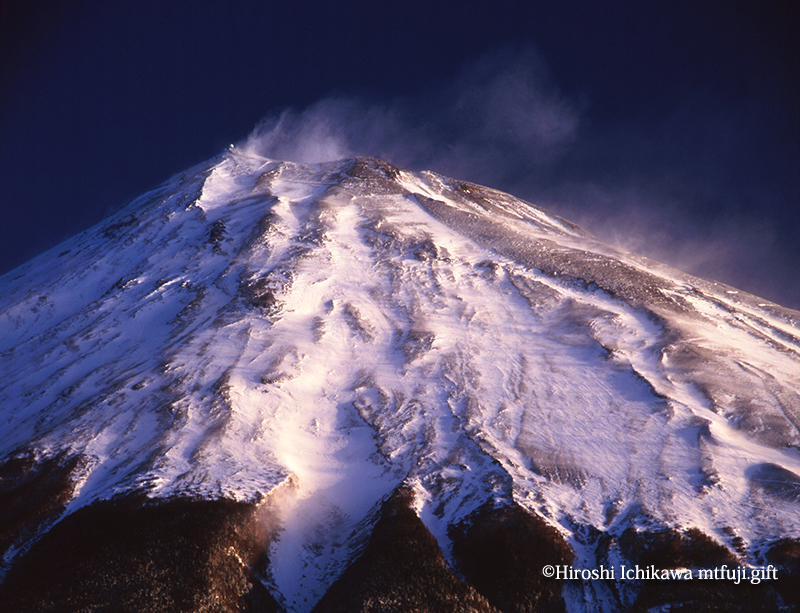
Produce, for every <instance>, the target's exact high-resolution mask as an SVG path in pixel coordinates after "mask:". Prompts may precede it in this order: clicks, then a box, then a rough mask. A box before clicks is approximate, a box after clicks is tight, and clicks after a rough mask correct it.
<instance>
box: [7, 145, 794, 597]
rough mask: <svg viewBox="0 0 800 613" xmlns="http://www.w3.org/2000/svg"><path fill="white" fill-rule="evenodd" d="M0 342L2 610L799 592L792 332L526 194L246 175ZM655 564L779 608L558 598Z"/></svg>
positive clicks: (157, 204) (72, 263)
mask: <svg viewBox="0 0 800 613" xmlns="http://www.w3.org/2000/svg"><path fill="white" fill-rule="evenodd" d="M0 329H2V331H3V334H2V336H1V337H0V364H2V371H3V373H4V378H3V380H2V382H0V432H2V435H0V546H2V547H3V550H4V552H5V553H4V555H3V558H2V573H3V574H4V579H3V581H2V583H0V602H2V603H10V604H5V605H0V608H2V607H3V606H6V607H9V606H10V607H12V608H11V609H8V610H14V611H24V610H30V611H39V610H52V611H100V610H137V611H145V610H147V611H237V610H238V611H246V610H251V611H292V612H308V611H311V610H312V609H314V610H315V611H338V610H341V611H344V610H347V611H409V610H419V611H423V610H430V611H448V610H453V611H468V610H473V611H493V610H497V611H503V612H504V613H506V612H511V611H515V612H516V611H520V612H521V611H589V610H592V611H617V610H627V609H636V610H648V609H649V608H653V607H661V606H666V605H668V604H673V605H676V606H677V605H679V604H682V605H683V606H684V610H693V609H692V607H695V609H694V610H706V609H705V608H703V607H708V606H712V605H713V606H718V607H719V608H724V609H726V610H736V609H737V607H738V608H739V609H740V610H750V609H748V607H751V608H752V606H753V603H758V605H759V606H762V607H765V609H764V610H769V608H770V607H772V608H773V609H775V610H780V608H781V607H783V606H788V604H790V603H791V602H792V598H794V597H795V595H796V590H795V592H793V591H792V587H791V579H790V573H794V574H796V573H797V568H798V562H797V560H798V548H800V540H798V537H800V512H799V511H800V507H799V506H798V504H800V503H799V502H798V500H800V496H799V495H798V491H799V490H800V453H798V452H799V449H798V445H800V313H797V312H795V311H790V310H787V309H782V308H781V307H778V306H777V305H773V304H770V303H766V302H764V301H761V300H759V299H757V298H755V297H753V296H749V295H747V294H744V293H742V292H737V291H736V290H734V289H733V288H729V287H726V286H722V285H719V284H715V283H709V282H705V281H702V280H699V279H695V278H692V277H689V276H687V275H684V274H682V273H679V272H677V271H674V270H672V269H669V268H667V267H664V266H661V265H659V264H657V263H654V262H651V261H647V260H644V259H642V258H638V257H636V256H632V255H630V254H623V253H618V252H615V251H614V250H613V249H611V248H610V247H608V246H607V245H604V244H602V243H600V242H598V241H596V240H595V239H593V238H592V237H591V236H589V235H588V234H586V233H585V232H583V231H582V230H581V229H580V228H578V227H576V226H574V225H573V224H570V223H568V222H566V221H564V220H562V219H559V218H557V217H555V216H553V215H551V214H549V213H547V212H546V211H543V210H541V209H538V208H536V207H535V206H533V205H531V204H529V203H525V202H522V201H520V200H518V199H516V198H513V197H512V196H509V195H507V194H503V193H500V192H497V191H495V190H491V189H488V188H485V187H481V186H477V185H473V184H468V183H463V182H457V181H453V180H450V179H447V178H444V177H441V176H438V175H436V174H433V173H410V172H405V171H401V170H398V169H396V168H394V167H392V166H390V165H388V164H386V163H384V162H381V161H379V160H374V159H366V158H360V159H356V160H346V161H341V162H335V163H329V164H321V165H312V166H304V165H299V164H293V163H281V162H275V161H271V160H267V159H263V158H259V157H255V156H252V155H248V154H246V153H244V152H242V151H238V150H231V151H229V152H227V153H225V154H224V155H222V156H220V157H218V158H217V159H214V160H212V161H210V162H209V163H207V164H204V165H201V166H199V167H197V168H194V169H191V170H189V171H187V172H186V173H184V174H183V175H180V176H178V177H175V178H173V179H171V180H170V181H168V182H167V183H165V184H164V185H162V186H160V187H159V188H157V189H156V190H154V191H152V192H150V193H148V194H146V195H144V196H143V197H141V198H140V199H138V200H137V201H135V202H133V203H132V204H131V205H129V206H128V207H127V208H126V209H124V210H122V211H120V212H119V213H118V214H116V215H115V216H113V217H111V218H110V219H108V220H106V221H105V222H103V223H102V224H100V225H98V226H97V227H95V228H92V229H90V230H88V231H86V232H84V233H83V234H81V235H78V236H76V237H74V238H73V239H71V240H69V241H67V242H65V243H64V244H62V245H61V246H59V247H58V248H56V249H54V250H53V251H52V252H50V253H47V254H44V255H43V256H40V257H39V258H37V259H35V260H33V261H31V262H29V263H28V264H26V265H24V266H22V267H20V268H19V269H17V270H15V271H12V272H11V273H9V274H7V275H5V276H4V277H3V278H2V279H0ZM654 551H656V552H662V554H663V555H657V556H655V557H653V552H654ZM651 559H653V560H656V561H657V562H658V563H663V564H665V565H667V566H665V567H670V568H674V567H676V566H682V567H698V568H700V567H703V568H705V567H708V566H709V565H712V566H713V565H718V564H727V565H728V566H735V565H742V564H749V565H766V564H777V565H779V566H780V569H781V570H780V573H779V578H780V580H779V581H777V582H776V581H772V582H767V581H765V582H762V583H761V584H759V585H748V586H741V587H739V586H734V585H729V584H725V585H722V584H717V585H716V587H715V586H712V585H710V584H709V583H708V582H705V583H703V584H701V582H697V581H696V582H694V583H691V584H690V583H689V582H684V583H683V584H681V585H677V584H676V583H675V582H672V581H668V582H661V583H658V584H652V585H651V584H650V583H647V582H643V581H623V580H620V579H619V576H617V577H616V578H615V579H613V580H589V581H580V580H568V581H567V580H560V579H553V580H546V578H545V577H543V576H542V567H543V566H544V565H547V564H551V565H560V566H566V565H572V566H573V567H575V568H594V567H596V566H598V565H600V564H603V565H605V567H607V568H609V567H612V566H615V567H616V568H618V567H619V566H620V565H621V564H627V565H628V566H632V565H635V564H637V563H640V562H641V563H642V564H645V563H646V564H650V562H646V561H647V560H651ZM654 563H655V562H654ZM392 569H396V570H395V571H394V572H393V570H392ZM33 586H40V587H41V589H34V587H33ZM737 590H738V591H737ZM698 602H702V603H703V605H702V606H700V608H699V609H698V608H697V607H698V606H699V605H697V603H698ZM691 603H694V604H691ZM714 603H716V604H714ZM426 607H427V608H426Z"/></svg>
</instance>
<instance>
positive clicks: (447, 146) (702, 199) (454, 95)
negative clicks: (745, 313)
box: [243, 48, 800, 308]
mask: <svg viewBox="0 0 800 613" xmlns="http://www.w3.org/2000/svg"><path fill="white" fill-rule="evenodd" d="M621 95H622V94H621ZM578 96H579V94H577V95H573V96H572V97H570V96H567V95H566V94H564V93H562V91H561V90H560V89H559V88H558V87H557V85H556V84H555V82H554V79H553V77H552V76H551V74H550V71H549V69H548V67H547V65H546V64H545V63H544V61H543V60H542V59H541V56H539V55H538V54H537V52H536V51H534V50H532V49H530V48H522V49H520V48H507V49H505V50H502V51H500V52H497V53H493V54H490V55H487V56H484V57H482V58H479V59H477V60H475V61H473V62H472V63H471V64H469V65H468V66H466V67H465V68H464V69H462V70H461V71H460V72H458V73H456V74H455V75H454V76H453V77H452V78H451V79H449V80H447V81H443V82H439V83H435V84H432V85H430V86H429V87H428V88H426V89H424V90H421V91H418V92H414V93H411V94H405V95H402V96H397V97H395V98H393V99H384V100H374V99H368V98H366V97H346V96H339V97H329V98H325V99H323V100H320V101H318V102H316V103H315V104H312V105H310V106H308V107H307V108H305V109H300V110H285V111H283V112H279V113H274V114H272V115H269V116H267V117H266V118H265V119H263V120H262V122H261V123H260V124H259V125H258V127H257V128H256V129H255V130H254V131H253V133H252V134H251V135H250V136H249V137H248V139H247V141H246V143H244V145H243V146H244V147H245V148H246V149H247V150H249V151H251V152H253V153H257V154H259V155H263V156H266V157H269V158H272V159H278V160H291V161H296V162H306V163H310V162H323V161H331V160H336V159H342V158H348V157H355V156H373V157H378V158H381V159H384V160H386V161H388V162H390V163H393V164H395V165H397V166H399V167H402V168H406V169H410V170H423V169H426V170H433V171H436V172H439V173H441V174H443V175H446V176H450V177H455V178H457V179H464V180H469V181H472V182H475V183H479V184H482V185H488V186H491V187H495V188H498V189H501V190H503V191H506V192H509V193H512V194H515V195H517V196H520V197H522V198H525V199H526V200H529V201H532V202H535V203H537V204H539V205H541V206H543V207H545V208H547V209H549V210H551V211H552V212H554V213H556V214H558V215H561V216H564V217H566V218H567V219H570V220H571V221H574V222H576V223H579V224H580V225H582V226H583V227H585V228H586V229H587V230H589V231H590V232H592V233H594V234H596V235H597V236H598V238H600V239H602V240H604V241H606V242H610V243H614V244H615V245H617V246H618V247H620V248H623V249H625V250H628V251H633V252H636V253H639V254H641V255H645V256H648V257H651V258H654V259H657V260H660V261H663V262H665V263H667V264H670V265H672V266H674V267H676V268H679V269H681V270H684V271H686V272H689V273H691V274H695V275H697V276H701V277H704V278H711V279H716V280H719V281H722V282H725V283H729V284H731V285H734V286H737V287H740V288H741V289H743V290H745V291H748V292H751V293H755V294H758V295H761V296H763V297H765V298H768V299H771V300H775V301H777V302H779V303H782V304H784V305H786V306H790V307H793V308H798V307H800V273H798V271H797V269H796V266H794V261H795V259H796V258H794V257H791V254H794V253H797V243H796V240H795V238H794V237H795V235H796V231H795V230H794V229H793V227H791V225H787V226H786V227H785V228H784V227H781V226H780V225H779V224H776V223H775V218H770V219H766V220H765V219H762V218H761V217H759V216H758V214H757V212H758V211H761V210H763V209H764V208H765V207H764V206H763V202H764V201H770V202H774V201H775V199H776V198H777V199H779V200H781V201H785V202H791V201H792V198H793V195H792V194H791V193H785V194H784V193H778V192H775V193H772V192H769V191H768V190H767V188H763V189H761V191H759V190H755V191H754V187H753V185H752V179H747V178H744V177H740V175H742V173H741V172H739V171H738V170H737V169H742V168H747V167H748V165H749V166H751V167H752V166H753V165H754V164H755V165H758V164H760V165H761V167H763V168H761V169H760V170H759V169H757V171H754V174H753V176H758V177H760V179H759V180H760V181H761V184H760V186H756V187H759V188H760V187H761V186H764V185H766V186H769V185H771V184H774V183H776V182H775V181H770V180H769V178H770V176H771V174H770V173H774V172H775V170H774V169H776V168H781V167H783V166H785V165H786V163H785V162H782V161H781V160H766V161H763V160H759V159H753V152H754V151H759V150H760V149H761V148H760V147H759V146H758V145H759V143H758V140H757V139H758V134H757V133H756V132H752V131H748V129H747V126H748V125H760V123H759V121H761V120H759V118H758V117H755V116H754V115H753V114H754V113H756V112H757V110H749V109H748V108H746V106H736V105H734V106H733V108H731V109H720V108H717V106H715V105H714V104H713V101H712V102H709V101H704V100H703V99H699V98H697V97H696V96H695V97H694V98H693V97H692V96H693V94H691V93H686V94H685V100H684V101H683V103H676V104H677V106H676V108H673V109H662V110H663V113H661V114H657V113H655V112H654V113H653V114H651V115H648V116H639V117H634V116H627V115H625V114H624V113H620V114H618V115H616V116H615V117H614V118H613V119H609V118H605V119H602V118H601V119H598V112H597V110H596V109H593V108H592V107H591V100H590V99H587V100H586V101H583V99H580V100H579V99H578ZM680 96H681V94H676V99H678V100H680ZM620 104H624V101H621V102H620ZM606 110H607V109H606ZM600 114H602V112H601V113H600ZM751 132H752V133H751ZM776 133H778V132H777V131H776ZM782 164H783V166H782ZM759 168H760V167H759ZM747 181H750V183H747ZM764 190H767V191H764ZM756 192H757V193H756ZM765 199H766V200H765ZM731 203H733V204H734V205H735V206H731ZM766 208H769V207H766ZM784 208H785V209H787V210H788V205H786V206H784ZM731 210H733V211H736V213H735V214H733V215H731V213H730V211H731ZM791 219H792V218H789V220H790V221H791ZM787 254H788V256H789V257H787ZM764 270H770V271H772V274H770V275H764V273H763V271H764Z"/></svg>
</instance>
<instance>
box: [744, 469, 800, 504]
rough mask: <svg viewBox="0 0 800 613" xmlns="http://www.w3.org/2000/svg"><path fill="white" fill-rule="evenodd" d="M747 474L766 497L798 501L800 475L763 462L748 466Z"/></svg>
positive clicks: (799, 496) (799, 499)
mask: <svg viewBox="0 0 800 613" xmlns="http://www.w3.org/2000/svg"><path fill="white" fill-rule="evenodd" d="M747 476H748V477H749V478H750V483H751V484H753V486H755V487H756V488H758V489H760V490H761V491H762V492H763V493H764V495H766V496H768V497H774V498H780V499H782V500H787V501H790V502H800V477H798V476H797V475H796V474H794V473H793V472H791V471H789V470H786V469H785V468H782V467H780V466H777V465H776V464H771V463H769V462H764V463H763V464H757V465H755V466H752V467H751V468H749V469H748V471H747Z"/></svg>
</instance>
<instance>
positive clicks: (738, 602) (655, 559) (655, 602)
mask: <svg viewBox="0 0 800 613" xmlns="http://www.w3.org/2000/svg"><path fill="white" fill-rule="evenodd" d="M618 544H619V547H620V551H621V552H622V553H623V554H624V555H625V556H626V557H627V558H628V559H629V560H631V561H632V563H634V564H637V565H639V567H641V568H643V569H648V568H651V567H655V568H656V569H658V570H663V569H673V568H691V569H695V570H694V572H693V577H694V578H693V579H691V580H683V579H674V580H673V579H667V580H659V579H653V580H644V581H641V584H640V589H639V592H638V595H637V596H636V600H635V602H634V604H633V607H632V608H631V613H636V612H642V613H643V612H645V611H652V610H669V611H680V612H681V613H690V612H691V613H694V612H697V613H701V612H706V611H720V612H722V611H725V612H727V613H733V612H737V611H738V612H741V613H745V612H750V611H759V612H760V611H779V610H781V608H780V600H779V598H778V594H777V592H776V591H775V589H774V587H773V586H772V584H771V583H770V582H767V581H762V582H761V583H759V584H757V585H754V584H752V583H750V582H749V581H746V580H741V581H740V582H739V583H735V579H731V580H729V579H727V578H705V579H703V578H700V577H699V576H698V574H699V572H698V571H699V569H704V570H717V571H719V572H723V569H725V570H728V571H731V572H732V573H735V572H737V571H736V570H735V569H738V568H740V567H741V566H742V563H741V562H740V561H739V560H738V559H737V558H736V556H734V555H733V553H731V552H730V551H729V550H728V549H727V548H726V547H723V546H722V545H720V544H719V543H717V542H716V541H715V540H714V539H712V538H711V537H709V536H708V535H706V534H704V533H703V532H701V531H700V530H698V529H696V528H692V529H689V530H686V531H683V532H679V531H677V530H673V529H668V528H665V529H663V530H658V531H637V530H635V529H633V528H629V529H627V530H626V531H625V532H624V533H623V534H622V536H621V537H620V538H619V540H618ZM723 574H724V573H723ZM723 574H721V575H720V577H722V576H723ZM732 576H735V575H732ZM664 607H668V609H665V608H664ZM783 610H785V609H783Z"/></svg>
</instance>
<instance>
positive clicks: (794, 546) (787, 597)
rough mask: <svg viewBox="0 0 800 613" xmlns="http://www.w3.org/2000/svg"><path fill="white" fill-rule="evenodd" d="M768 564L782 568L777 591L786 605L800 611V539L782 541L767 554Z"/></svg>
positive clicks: (775, 544)
mask: <svg viewBox="0 0 800 613" xmlns="http://www.w3.org/2000/svg"><path fill="white" fill-rule="evenodd" d="M767 563H768V564H775V565H776V566H779V567H780V570H779V571H778V580H777V581H776V582H775V590H776V591H777V592H778V593H779V594H780V595H781V598H783V601H784V603H786V604H787V605H790V606H791V605H793V606H794V608H793V609H791V610H793V611H798V610H800V539H796V538H795V539H788V538H786V539H780V540H779V541H776V542H774V543H773V544H772V546H771V547H770V549H769V551H768V552H767Z"/></svg>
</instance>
